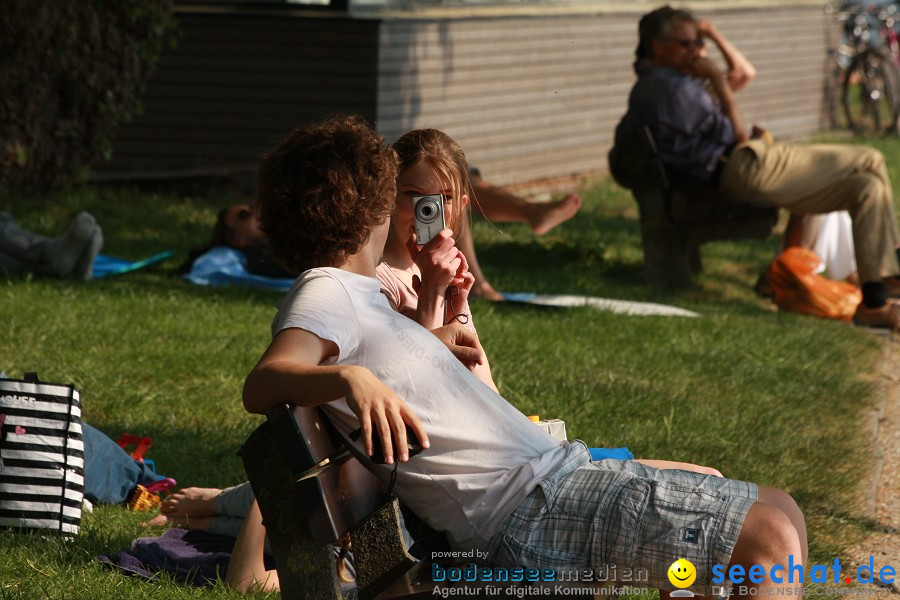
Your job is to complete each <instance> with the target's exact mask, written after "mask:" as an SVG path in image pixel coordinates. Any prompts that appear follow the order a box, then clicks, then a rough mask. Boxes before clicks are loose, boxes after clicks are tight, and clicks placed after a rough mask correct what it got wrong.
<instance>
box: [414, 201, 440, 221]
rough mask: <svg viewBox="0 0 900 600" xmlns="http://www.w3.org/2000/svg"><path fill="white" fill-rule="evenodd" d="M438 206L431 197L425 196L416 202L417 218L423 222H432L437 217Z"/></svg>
mask: <svg viewBox="0 0 900 600" xmlns="http://www.w3.org/2000/svg"><path fill="white" fill-rule="evenodd" d="M437 215H438V206H437V204H436V203H435V201H434V200H432V199H431V198H423V199H422V200H419V201H418V202H417V203H416V218H417V219H418V220H419V221H420V222H422V223H431V222H432V221H434V220H435V219H436V218H437Z"/></svg>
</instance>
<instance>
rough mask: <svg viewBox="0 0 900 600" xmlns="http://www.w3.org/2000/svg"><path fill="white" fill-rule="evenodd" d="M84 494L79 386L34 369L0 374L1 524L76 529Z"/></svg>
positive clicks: (74, 532) (73, 530) (18, 526)
mask: <svg viewBox="0 0 900 600" xmlns="http://www.w3.org/2000/svg"><path fill="white" fill-rule="evenodd" d="M83 495H84V441H83V439H82V435H81V397H80V394H79V393H78V390H76V389H75V388H74V387H73V386H71V385H62V384H57V383H44V382H39V381H38V378H37V376H36V375H35V374H34V373H26V374H25V379H24V380H16V379H0V528H4V527H14V528H17V529H49V530H55V531H59V532H61V533H64V534H69V535H74V534H77V533H78V532H79V530H80V528H81V502H82V496H83Z"/></svg>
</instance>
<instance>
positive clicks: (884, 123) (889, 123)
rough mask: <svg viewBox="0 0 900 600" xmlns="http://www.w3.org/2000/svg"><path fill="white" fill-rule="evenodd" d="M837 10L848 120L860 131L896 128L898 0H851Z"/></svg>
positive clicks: (889, 131)
mask: <svg viewBox="0 0 900 600" xmlns="http://www.w3.org/2000/svg"><path fill="white" fill-rule="evenodd" d="M836 15H837V18H838V21H839V22H841V23H842V24H843V27H842V29H843V35H844V40H843V43H842V44H841V45H840V47H839V48H838V57H837V59H838V63H839V64H840V65H841V66H842V67H843V71H842V72H841V75H840V79H841V81H840V90H841V92H840V94H841V105H842V107H843V112H844V116H845V118H846V125H847V126H848V127H849V128H850V129H852V130H853V131H854V132H855V133H856V134H859V135H878V134H882V135H886V134H892V133H897V132H898V117H900V70H898V66H900V37H898V27H900V23H898V18H900V15H898V7H897V1H896V0H890V1H885V0H880V1H871V2H860V1H858V0H857V1H849V2H844V3H843V4H841V5H840V6H839V7H838V8H837V10H836Z"/></svg>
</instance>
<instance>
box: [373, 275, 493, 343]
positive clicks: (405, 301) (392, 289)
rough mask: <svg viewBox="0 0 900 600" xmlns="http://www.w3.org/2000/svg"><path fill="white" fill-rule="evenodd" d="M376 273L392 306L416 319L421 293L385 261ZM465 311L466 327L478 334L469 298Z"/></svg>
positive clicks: (402, 313)
mask: <svg viewBox="0 0 900 600" xmlns="http://www.w3.org/2000/svg"><path fill="white" fill-rule="evenodd" d="M375 275H376V276H377V277H378V280H379V281H381V293H382V294H384V295H385V297H386V298H387V299H388V302H389V303H390V305H391V308H393V309H394V310H396V311H397V312H398V313H400V314H401V315H404V316H406V317H409V318H410V319H412V320H413V321H415V320H416V307H417V306H418V304H419V295H418V294H417V293H416V292H415V290H413V289H412V288H411V287H409V286H408V285H406V283H405V282H404V281H403V280H402V279H400V277H398V276H397V274H396V273H395V272H394V269H393V268H392V267H391V266H390V265H388V264H387V263H385V262H382V263H380V264H379V265H378V266H377V267H376V268H375ZM463 313H465V314H467V315H469V319H468V322H466V323H465V326H466V328H467V329H469V330H470V331H472V333H476V334H477V332H476V331H475V323H474V321H473V320H472V310H471V309H470V308H469V302H468V300H467V301H466V302H465V304H464V305H463Z"/></svg>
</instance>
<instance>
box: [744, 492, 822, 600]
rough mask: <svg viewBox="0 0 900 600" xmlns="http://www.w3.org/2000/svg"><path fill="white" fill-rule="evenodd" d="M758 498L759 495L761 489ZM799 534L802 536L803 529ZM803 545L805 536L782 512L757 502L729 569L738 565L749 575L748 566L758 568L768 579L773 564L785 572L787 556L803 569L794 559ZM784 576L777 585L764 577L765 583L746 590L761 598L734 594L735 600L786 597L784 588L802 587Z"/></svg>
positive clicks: (746, 520) (752, 507)
mask: <svg viewBox="0 0 900 600" xmlns="http://www.w3.org/2000/svg"><path fill="white" fill-rule="evenodd" d="M760 494H761V495H762V488H761V489H760ZM803 531H804V532H805V528H804V530H803ZM805 541H806V536H805V533H804V534H803V536H802V537H800V533H799V532H798V531H797V529H796V528H795V526H794V524H793V522H792V521H791V519H790V518H789V517H788V516H787V515H786V514H785V513H784V512H783V511H782V510H780V509H779V508H777V507H775V506H773V505H770V504H766V503H764V502H757V503H755V504H754V505H753V506H751V507H750V511H749V512H748V513H747V518H746V519H745V520H744V525H743V526H742V527H741V533H740V536H739V537H738V540H737V544H735V547H734V552H733V553H732V555H731V563H730V565H729V568H730V567H731V565H741V566H743V567H744V569H745V571H746V572H749V569H750V567H751V566H753V565H760V566H762V567H763V569H764V573H765V575H767V576H768V575H769V574H770V573H771V569H772V567H773V566H774V565H776V564H777V565H782V566H783V567H784V568H785V570H786V568H787V564H788V557H789V556H793V557H795V558H794V560H793V561H792V562H793V563H794V564H804V565H805V564H806V561H805V560H797V557H801V556H805V551H804V548H805V545H806V544H805ZM787 575H788V574H787V573H784V577H782V582H781V583H778V582H776V581H774V580H772V579H771V578H769V577H766V580H765V581H763V582H762V583H760V584H758V585H753V586H747V587H748V588H749V589H751V590H761V591H762V592H763V594H765V595H753V594H747V595H740V594H735V597H737V598H757V597H759V598H769V597H771V596H772V595H778V596H787V595H790V594H788V593H787V592H788V588H798V587H802V584H798V583H797V582H794V583H788V577H787ZM772 588H774V589H772ZM735 591H739V588H735ZM794 595H796V594H794Z"/></svg>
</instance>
